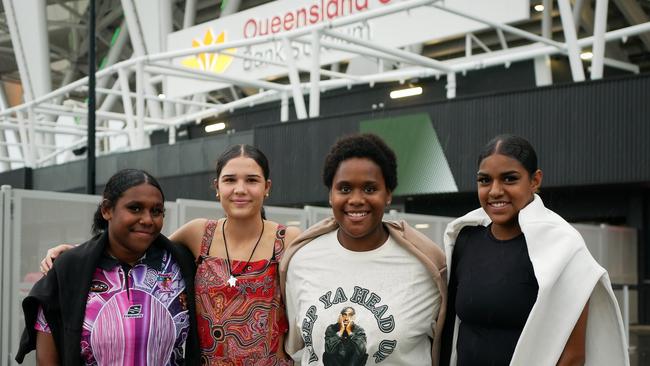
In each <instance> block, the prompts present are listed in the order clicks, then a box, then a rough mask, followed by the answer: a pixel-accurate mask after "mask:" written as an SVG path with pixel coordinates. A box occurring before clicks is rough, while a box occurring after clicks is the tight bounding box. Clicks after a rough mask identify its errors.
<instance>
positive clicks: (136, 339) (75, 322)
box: [16, 169, 199, 365]
mask: <svg viewBox="0 0 650 366" xmlns="http://www.w3.org/2000/svg"><path fill="white" fill-rule="evenodd" d="M164 212H165V209H164V195H163V192H162V189H161V188H160V185H159V184H158V182H157V181H156V179H155V178H154V177H152V176H151V175H149V174H148V173H146V172H144V171H142V170H136V169H126V170H122V171H120V172H118V173H116V174H115V175H113V176H112V177H111V178H110V179H109V181H108V182H107V183H106V188H105V189H104V193H103V200H102V202H101V203H100V204H99V207H98V208H97V211H96V213H95V217H94V223H93V233H94V234H95V236H94V237H93V238H92V239H91V240H89V241H88V242H86V243H84V244H81V245H79V246H78V247H76V248H74V249H71V250H69V251H67V252H66V253H63V254H61V256H60V257H59V258H58V259H57V261H56V263H55V264H54V266H53V268H52V270H51V271H49V272H48V274H47V275H46V276H45V277H43V278H42V279H41V280H40V281H38V282H37V283H36V284H35V285H34V287H33V288H32V290H31V292H30V294H29V296H28V297H27V298H26V299H25V300H24V301H23V309H24V312H25V324H26V329H25V331H24V333H23V336H22V339H21V345H20V349H19V351H18V355H17V356H16V360H17V361H18V362H22V361H23V358H24V356H25V354H26V353H28V352H30V351H31V350H33V349H36V359H37V362H38V364H39V365H54V364H65V365H181V364H196V363H198V356H199V350H198V342H197V337H196V319H195V315H194V314H195V313H196V311H195V308H194V293H193V288H194V285H193V281H194V272H195V270H194V263H193V256H192V254H191V253H190V252H189V251H187V250H186V249H184V248H182V247H180V246H177V245H172V244H171V243H170V242H169V240H168V239H167V238H165V237H164V236H163V235H161V234H160V230H161V229H162V225H163V217H164Z"/></svg>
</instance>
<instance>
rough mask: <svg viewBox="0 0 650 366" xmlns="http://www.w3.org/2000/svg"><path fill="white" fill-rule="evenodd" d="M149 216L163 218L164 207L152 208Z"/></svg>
mask: <svg viewBox="0 0 650 366" xmlns="http://www.w3.org/2000/svg"><path fill="white" fill-rule="evenodd" d="M151 216H153V217H160V216H165V208H164V207H155V208H152V209H151Z"/></svg>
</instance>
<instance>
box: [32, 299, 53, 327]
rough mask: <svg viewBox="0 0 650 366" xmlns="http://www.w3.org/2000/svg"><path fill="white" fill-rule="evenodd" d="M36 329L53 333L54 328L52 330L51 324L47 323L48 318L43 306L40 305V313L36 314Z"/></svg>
mask: <svg viewBox="0 0 650 366" xmlns="http://www.w3.org/2000/svg"><path fill="white" fill-rule="evenodd" d="M34 329H35V330H36V331H37V332H43V333H52V330H50V325H49V324H48V323H47V320H46V319H45V313H43V306H40V305H39V306H38V313H37V314H36V323H34Z"/></svg>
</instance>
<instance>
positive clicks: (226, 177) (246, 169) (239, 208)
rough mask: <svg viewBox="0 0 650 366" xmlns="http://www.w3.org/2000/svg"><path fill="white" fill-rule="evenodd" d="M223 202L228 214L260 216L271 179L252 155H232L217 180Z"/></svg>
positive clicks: (246, 216) (240, 217)
mask: <svg viewBox="0 0 650 366" xmlns="http://www.w3.org/2000/svg"><path fill="white" fill-rule="evenodd" d="M215 188H216V189H217V192H218V193H219V200H220V201H221V206H222V207H223V209H224V211H226V215H227V217H228V218H231V219H232V218H236V219H247V218H252V217H255V218H257V219H258V220H259V216H260V212H261V209H262V204H263V203H264V197H265V196H266V194H267V193H268V192H269V190H270V189H271V181H270V180H267V179H264V173H263V171H262V168H261V167H260V166H259V165H258V164H257V162H255V160H253V159H252V158H249V157H244V156H240V157H236V158H233V159H230V160H229V161H228V162H227V163H226V164H225V165H224V167H223V169H222V170H221V173H220V174H219V178H217V179H216V180H215Z"/></svg>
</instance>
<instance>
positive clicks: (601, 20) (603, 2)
mask: <svg viewBox="0 0 650 366" xmlns="http://www.w3.org/2000/svg"><path fill="white" fill-rule="evenodd" d="M607 6H608V1H607V0H596V15H595V19H594V44H593V46H592V49H591V53H592V54H593V56H592V58H591V79H592V80H596V79H601V78H602V77H603V62H604V58H605V32H606V31H607Z"/></svg>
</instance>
